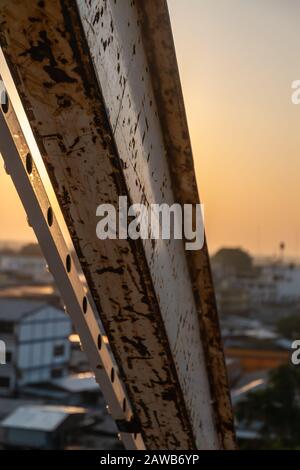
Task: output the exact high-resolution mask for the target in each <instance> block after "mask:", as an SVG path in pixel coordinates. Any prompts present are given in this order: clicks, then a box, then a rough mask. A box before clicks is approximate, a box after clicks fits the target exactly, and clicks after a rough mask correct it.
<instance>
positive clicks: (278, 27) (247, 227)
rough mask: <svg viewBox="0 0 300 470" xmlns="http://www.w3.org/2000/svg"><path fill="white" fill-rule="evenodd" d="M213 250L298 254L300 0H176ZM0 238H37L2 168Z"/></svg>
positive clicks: (173, 10)
mask: <svg viewBox="0 0 300 470" xmlns="http://www.w3.org/2000/svg"><path fill="white" fill-rule="evenodd" d="M168 4H169V9H170V16H171V21H172V28H173V34H174V39H175V45H176V51H177V57H178V63H179V69H180V75H181V81H182V87H183V93H184V98H185V104H186V110H187V115H188V121H189V128H190V134H191V139H192V145H193V151H194V160H195V167H196V174H197V179H198V183H199V190H200V196H201V199H202V202H204V205H205V223H206V230H207V234H208V243H209V247H210V251H215V250H216V249H217V248H219V247H220V246H243V247H245V248H246V249H248V250H250V251H251V252H252V253H256V254H274V253H277V252H278V246H279V242H280V241H285V242H286V251H287V254H289V255H294V256H299V255H300V217H299V208H298V205H299V196H300V191H299V175H300V157H299V154H300V132H299V124H300V105H299V106H296V105H293V104H292V102H291V83H292V82H293V80H296V79H300V46H299V39H300V33H299V21H300V2H299V1H297V0H285V1H282V0H251V1H246V0H185V1H183V0H169V1H168ZM0 196H1V197H0V217H1V229H0V239H1V240H27V241H28V240H32V239H33V238H34V234H33V232H32V230H31V229H30V228H28V227H27V224H26V217H25V215H24V212H23V208H22V207H21V204H20V202H19V200H18V196H17V194H16V192H15V190H14V188H13V185H12V183H11V180H10V178H9V177H8V176H7V175H6V174H5V172H4V170H3V168H2V167H0Z"/></svg>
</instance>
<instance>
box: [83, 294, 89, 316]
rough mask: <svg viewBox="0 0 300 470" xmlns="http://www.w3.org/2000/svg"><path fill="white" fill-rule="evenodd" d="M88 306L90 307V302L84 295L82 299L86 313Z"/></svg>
mask: <svg viewBox="0 0 300 470" xmlns="http://www.w3.org/2000/svg"><path fill="white" fill-rule="evenodd" d="M87 308H88V302H87V298H86V296H84V297H83V299H82V310H83V313H86V312H87Z"/></svg>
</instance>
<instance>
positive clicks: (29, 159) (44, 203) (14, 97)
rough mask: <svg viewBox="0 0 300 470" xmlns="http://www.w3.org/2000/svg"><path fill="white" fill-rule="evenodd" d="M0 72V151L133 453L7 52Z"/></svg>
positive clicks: (102, 342)
mask: <svg viewBox="0 0 300 470" xmlns="http://www.w3.org/2000/svg"><path fill="white" fill-rule="evenodd" d="M0 70H1V74H2V75H1V74H0V79H1V78H3V79H4V80H5V84H6V89H7V91H6V99H5V101H4V102H3V103H2V105H1V111H2V112H0V152H1V154H2V156H3V158H4V162H5V169H6V171H7V173H8V174H10V175H11V177H12V180H13V182H14V184H15V187H16V189H17V192H18V194H19V196H20V198H21V200H22V203H23V206H24V208H25V210H26V212H27V214H28V221H29V223H30V225H31V226H32V228H33V229H34V231H35V233H36V235H37V238H38V240H39V243H40V246H41V248H42V250H43V252H44V253H45V256H46V260H47V263H48V266H49V270H50V271H51V272H52V273H53V275H54V277H55V279H56V282H57V284H58V287H59V288H60V290H61V293H62V296H63V299H64V301H65V309H66V312H70V314H71V317H72V320H73V323H74V325H75V327H76V329H77V331H80V339H81V342H82V344H83V346H84V349H85V351H86V353H87V356H88V359H89V363H90V365H91V368H92V370H93V371H94V373H95V379H96V381H97V382H98V383H99V384H100V387H101V390H102V392H103V395H104V397H105V399H106V402H107V403H108V410H109V412H110V414H111V415H112V416H113V418H114V419H115V421H116V423H117V425H118V426H119V428H120V438H121V439H122V440H123V442H124V445H125V446H126V447H127V448H128V449H144V444H143V439H142V436H141V434H140V432H139V426H138V425H137V424H136V422H135V420H134V415H133V411H132V407H131V405H130V401H129V398H128V396H127V394H126V389H125V386H124V384H123V383H122V381H121V380H120V378H119V376H118V373H117V371H118V366H117V363H116V361H115V358H114V357H113V354H112V352H111V350H110V347H109V344H108V341H107V336H106V333H105V330H104V327H103V325H102V323H101V320H100V318H99V314H98V311H97V309H96V306H95V304H94V302H93V299H92V296H91V293H90V292H89V289H88V286H87V283H86V279H85V277H84V274H83V272H82V270H81V267H80V263H79V261H78V258H77V256H76V253H75V250H74V246H73V244H72V240H71V238H70V234H69V232H68V229H67V227H66V225H65V222H64V219H63V216H62V213H61V211H60V208H59V205H58V202H57V199H56V197H55V194H54V192H53V190H52V186H51V183H50V180H49V178H48V175H47V172H46V170H45V167H44V164H43V161H42V159H41V155H40V152H39V149H38V147H37V145H36V142H35V139H34V137H33V134H32V131H31V129H30V126H29V123H28V120H27V117H26V114H25V112H24V109H23V107H22V104H21V102H20V99H19V97H18V93H17V90H16V88H15V85H14V83H13V80H12V78H11V75H10V72H9V70H8V68H7V65H6V62H5V59H4V56H3V53H2V50H1V49H0ZM20 123H21V124H20Z"/></svg>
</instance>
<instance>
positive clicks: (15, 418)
mask: <svg viewBox="0 0 300 470" xmlns="http://www.w3.org/2000/svg"><path fill="white" fill-rule="evenodd" d="M83 413H85V409H84V408H79V407H73V406H42V405H40V406H38V405H35V406H20V407H19V408H17V409H16V410H15V411H14V412H13V413H11V414H10V415H9V416H8V417H7V418H5V419H4V420H3V421H2V422H1V423H0V427H2V428H19V429H31V430H35V431H46V432H49V431H53V430H55V429H56V428H57V427H58V426H60V424H61V423H62V422H63V421H64V420H65V419H66V418H67V417H68V416H69V415H71V414H83Z"/></svg>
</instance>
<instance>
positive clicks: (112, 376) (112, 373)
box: [110, 367, 115, 383]
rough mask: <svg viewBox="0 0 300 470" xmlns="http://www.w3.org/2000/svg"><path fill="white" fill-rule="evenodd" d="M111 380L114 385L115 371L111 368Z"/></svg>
mask: <svg viewBox="0 0 300 470" xmlns="http://www.w3.org/2000/svg"><path fill="white" fill-rule="evenodd" d="M110 379H111V381H112V383H114V381H115V369H114V368H113V367H112V368H111V371H110Z"/></svg>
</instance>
